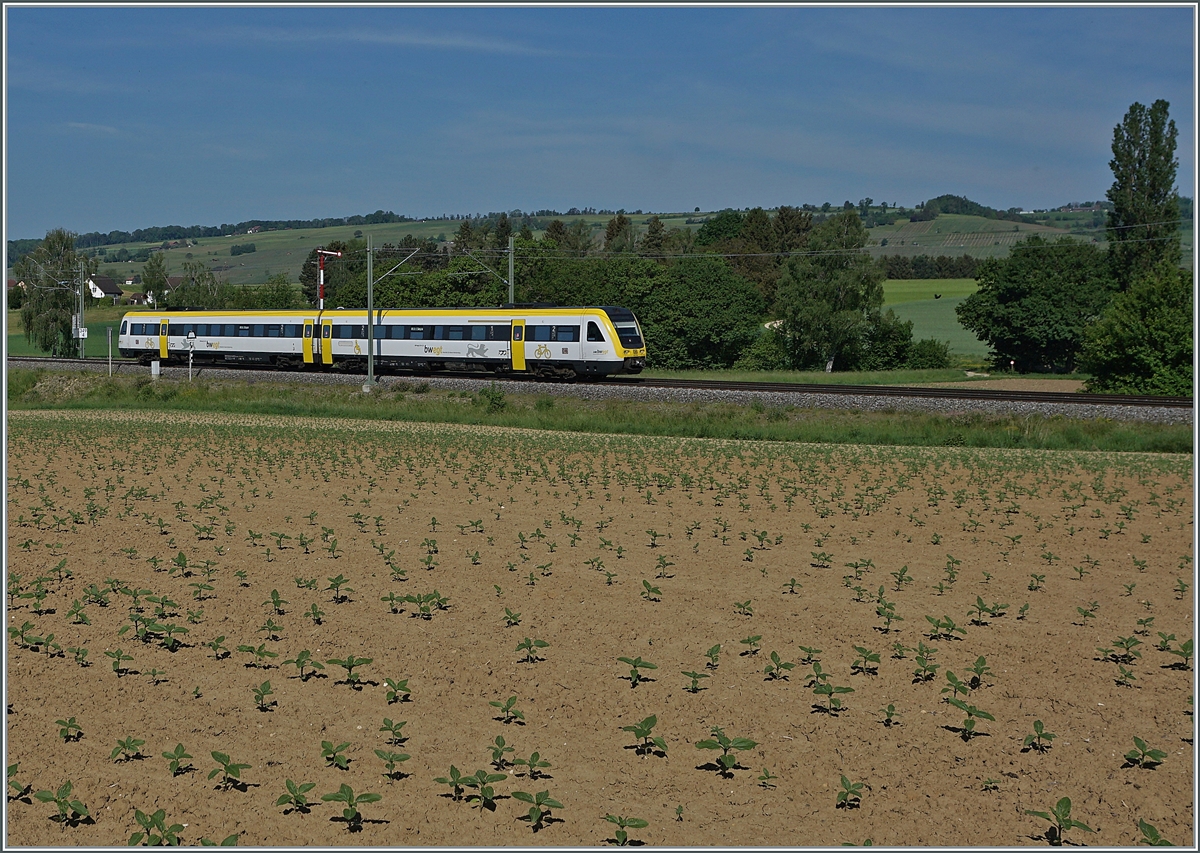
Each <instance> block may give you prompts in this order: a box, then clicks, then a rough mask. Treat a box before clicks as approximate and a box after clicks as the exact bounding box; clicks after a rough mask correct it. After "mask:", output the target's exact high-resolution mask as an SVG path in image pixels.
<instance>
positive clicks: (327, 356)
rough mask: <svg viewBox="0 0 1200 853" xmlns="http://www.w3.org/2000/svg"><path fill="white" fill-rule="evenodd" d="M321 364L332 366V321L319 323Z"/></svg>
mask: <svg viewBox="0 0 1200 853" xmlns="http://www.w3.org/2000/svg"><path fill="white" fill-rule="evenodd" d="M321 364H333V320H322V321H321Z"/></svg>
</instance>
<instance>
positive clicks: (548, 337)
mask: <svg viewBox="0 0 1200 853" xmlns="http://www.w3.org/2000/svg"><path fill="white" fill-rule="evenodd" d="M530 331H532V332H533V334H529V332H528V331H527V332H526V333H525V340H527V341H552V340H554V335H553V334H552V333H553V331H554V327H553V326H531V327H530Z"/></svg>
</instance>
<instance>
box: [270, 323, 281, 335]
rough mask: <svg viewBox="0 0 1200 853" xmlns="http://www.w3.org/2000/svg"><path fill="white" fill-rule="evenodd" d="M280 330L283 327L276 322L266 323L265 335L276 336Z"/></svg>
mask: <svg viewBox="0 0 1200 853" xmlns="http://www.w3.org/2000/svg"><path fill="white" fill-rule="evenodd" d="M282 330H283V327H282V326H280V325H279V324H278V323H268V324H267V337H268V338H277V337H279V336H280V333H281V332H282Z"/></svg>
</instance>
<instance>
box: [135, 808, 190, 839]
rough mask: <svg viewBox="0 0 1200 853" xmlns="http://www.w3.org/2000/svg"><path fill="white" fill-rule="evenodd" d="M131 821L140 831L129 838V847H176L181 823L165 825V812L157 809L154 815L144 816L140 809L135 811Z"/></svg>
mask: <svg viewBox="0 0 1200 853" xmlns="http://www.w3.org/2000/svg"><path fill="white" fill-rule="evenodd" d="M133 819H134V820H136V821H137V822H138V825H139V826H140V827H141V829H140V830H138V831H137V832H135V833H133V835H131V836H129V843H128V845H127V846H129V847H137V846H138V845H139V844H140V845H142V846H143V847H176V846H178V845H179V833H181V832H183V824H182V823H172V824H170V825H168V824H167V810H166V809H159V810H158V811H156V812H154V814H150V815H148V814H146V813H145V812H143V811H142V810H141V809H135V810H134V813H133Z"/></svg>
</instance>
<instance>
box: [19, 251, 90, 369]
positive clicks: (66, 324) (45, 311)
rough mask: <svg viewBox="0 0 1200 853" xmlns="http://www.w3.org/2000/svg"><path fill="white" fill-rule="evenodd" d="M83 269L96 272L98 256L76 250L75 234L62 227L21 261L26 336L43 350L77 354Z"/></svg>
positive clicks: (65, 354) (23, 321) (20, 275)
mask: <svg viewBox="0 0 1200 853" xmlns="http://www.w3.org/2000/svg"><path fill="white" fill-rule="evenodd" d="M80 262H82V263H83V272H84V273H85V274H86V275H91V274H94V273H95V272H96V266H97V261H96V259H95V258H85V257H84V256H83V255H81V254H79V253H77V252H76V251H75V235H74V234H72V233H71V232H70V231H67V230H65V229H62V228H56V229H54V230H53V231H48V232H47V233H46V236H45V238H44V239H43V240H42V242H41V243H40V244H39V245H38V247H37V248H36V249H34V250H33V251H32V252H30V253H29V254H28V255H26V256H25V257H23V258H21V259H20V260H19V261H17V263H16V265H15V266H14V267H13V277H14V278H16V279H17V280H18V281H24V282H25V285H26V288H27V290H26V298H25V303H24V305H22V306H21V323H22V325H23V326H24V327H25V338H26V340H28V341H29V342H30V343H31V344H33V345H34V346H35V347H37V348H38V349H40V350H42V352H46V353H49V354H50V355H53V356H59V357H65V356H70V355H73V354H75V352H76V347H77V343H76V341H75V340H74V338H72V336H71V316H72V315H73V314H74V313H75V312H77V311H78V310H79V307H78V306H79V296H78V292H79V288H80V287H81V286H82V285H81V282H80V281H79V264H80Z"/></svg>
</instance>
